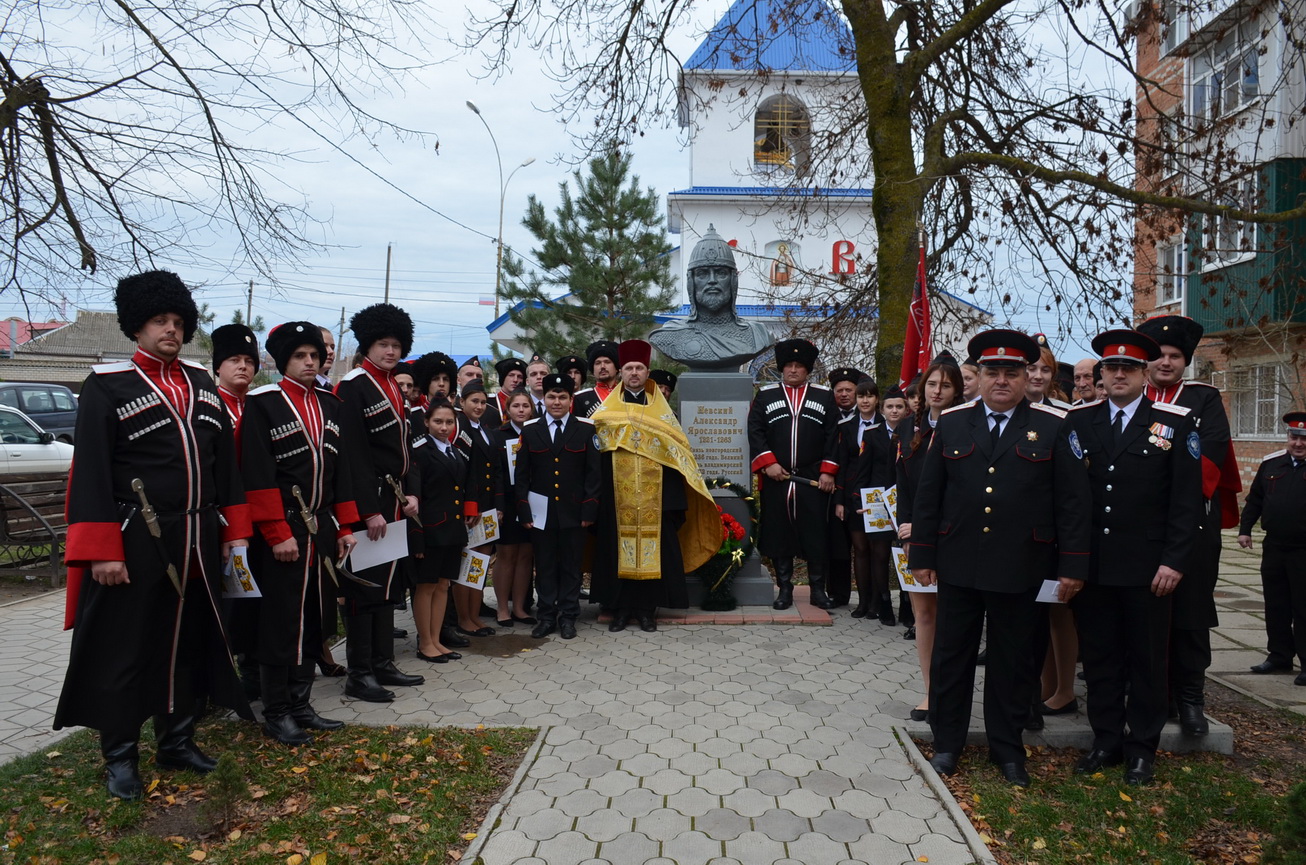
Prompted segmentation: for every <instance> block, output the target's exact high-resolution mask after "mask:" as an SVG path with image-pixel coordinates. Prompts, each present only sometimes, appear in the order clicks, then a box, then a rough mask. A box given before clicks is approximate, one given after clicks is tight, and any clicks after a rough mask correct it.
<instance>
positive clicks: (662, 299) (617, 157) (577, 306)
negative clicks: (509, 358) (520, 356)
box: [502, 150, 676, 361]
mask: <svg viewBox="0 0 1306 865" xmlns="http://www.w3.org/2000/svg"><path fill="white" fill-rule="evenodd" d="M630 166H631V158H630V156H629V155H628V154H624V153H621V152H620V151H618V150H611V151H609V152H608V153H606V154H604V155H602V156H599V157H596V158H595V159H592V160H591V161H590V163H589V166H588V173H587V174H585V175H583V176H582V173H581V172H580V171H579V170H578V171H575V172H573V175H572V177H573V180H572V181H571V182H567V181H564V182H563V183H562V184H560V185H559V189H560V192H561V194H562V203H561V204H560V205H559V206H558V207H557V208H555V209H554V212H553V217H552V218H550V217H549V216H548V215H547V214H546V213H545V210H544V205H543V204H541V203H540V202H539V200H538V199H536V197H535V196H534V195H532V196H531V197H530V201H529V203H528V205H527V210H526V216H525V218H524V219H522V224H523V225H524V226H526V228H527V229H529V230H530V232H531V234H532V235H534V237H535V239H536V247H535V249H534V250H533V251H532V257H533V258H534V260H535V261H537V262H538V263H539V265H540V267H541V268H542V270H540V271H529V272H528V270H527V268H526V265H525V263H524V262H523V261H522V260H521V259H520V258H518V257H517V256H514V255H512V254H511V252H507V251H505V255H504V260H503V277H504V279H503V289H502V296H503V298H504V300H505V301H507V303H508V305H509V309H510V312H509V315H510V316H511V318H512V321H513V322H514V323H516V324H517V326H518V327H519V328H521V330H522V332H523V334H525V338H524V341H525V342H526V343H527V344H528V345H529V346H530V348H531V349H532V350H533V351H535V352H536V353H538V354H540V355H542V356H543V357H545V358H547V359H549V360H550V361H552V360H555V359H557V358H559V357H562V356H563V355H567V354H573V353H575V354H580V355H584V353H585V347H586V346H587V345H589V344H590V343H591V342H593V341H594V340H597V339H613V340H623V339H632V338H637V337H643V336H644V335H645V334H646V333H648V331H649V330H651V329H652V328H653V327H654V321H653V316H654V314H656V313H660V312H666V311H668V310H670V309H671V308H672V307H673V306H674V305H675V294H676V292H675V287H674V277H673V276H672V273H671V264H670V260H669V259H668V257H667V254H668V253H669V252H670V251H671V245H670V244H669V243H667V240H666V233H665V231H664V230H663V227H662V224H663V220H662V214H661V210H660V201H659V197H658V194H657V193H656V192H655V191H654V190H653V188H652V187H648V188H646V189H641V188H640V186H639V177H638V176H635V175H632V174H631V173H630ZM573 182H574V184H575V192H574V193H573V191H572V188H571V183H573ZM567 295H570V296H567ZM523 302H524V304H523V307H522V308H521V309H520V310H517V309H513V307H515V306H516V305H517V304H518V303H523Z"/></svg>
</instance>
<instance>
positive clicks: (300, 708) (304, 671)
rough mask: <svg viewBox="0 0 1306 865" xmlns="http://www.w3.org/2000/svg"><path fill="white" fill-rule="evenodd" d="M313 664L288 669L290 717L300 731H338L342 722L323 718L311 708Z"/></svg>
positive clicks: (342, 724)
mask: <svg viewBox="0 0 1306 865" xmlns="http://www.w3.org/2000/svg"><path fill="white" fill-rule="evenodd" d="M312 695H313V662H312V661H308V662H306V663H303V664H300V665H299V666H297V667H291V668H290V717H292V718H294V719H295V723H296V724H298V725H299V728H300V729H301V730H339V729H340V728H341V727H343V726H345V722H344V721H334V720H332V719H330V718H323V717H322V716H321V715H319V714H318V713H317V710H315V709H314V708H313V704H312V702H310V699H311V698H312Z"/></svg>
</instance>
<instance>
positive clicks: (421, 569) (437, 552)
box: [414, 546, 463, 585]
mask: <svg viewBox="0 0 1306 865" xmlns="http://www.w3.org/2000/svg"><path fill="white" fill-rule="evenodd" d="M424 552H425V553H426V555H425V556H423V557H422V558H420V559H415V560H414V561H416V562H417V572H416V575H415V576H416V579H417V584H418V585H427V584H430V583H435V582H438V581H440V580H456V579H458V570H459V568H461V567H462V565H463V548H462V547H459V546H443V547H427V548H426V549H425V550H424Z"/></svg>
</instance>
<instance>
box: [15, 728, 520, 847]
mask: <svg viewBox="0 0 1306 865" xmlns="http://www.w3.org/2000/svg"><path fill="white" fill-rule="evenodd" d="M146 730H147V732H146V733H145V734H144V735H143V741H142V743H141V777H142V779H143V780H144V782H145V787H146V790H147V793H146V796H145V799H144V800H143V801H141V802H138V803H126V802H121V801H117V800H114V799H112V798H110V797H109V795H108V794H107V793H106V792H105V790H104V784H103V770H102V763H101V760H100V754H99V740H98V737H96V736H95V735H94V734H92V733H90V732H87V731H83V732H79V733H77V734H75V735H73V736H71V737H69V738H68V739H66V740H64V741H62V742H60V743H59V744H58V745H57V746H56V747H54V748H51V749H49V750H47V751H45V752H44V753H38V754H33V755H31V756H28V757H25V758H22V759H20V760H17V761H15V762H13V763H10V764H8V765H6V766H3V767H0V802H3V803H4V805H3V812H0V813H3V818H4V821H5V823H4V844H3V848H2V849H0V863H4V865H9V863H31V865H45V863H51V865H53V863H59V865H70V863H88V865H89V863H103V865H137V863H139V865H163V863H178V865H181V863H193V862H212V863H236V862H240V863H252V862H258V863H264V862H266V863H283V862H284V863H287V865H301V863H302V865H324V863H330V862H340V861H344V860H348V859H356V860H359V861H364V862H368V863H377V865H382V863H394V865H400V863H402V865H417V863H423V862H434V863H448V862H456V861H457V860H458V859H459V858H461V852H462V850H464V849H465V848H466V846H467V844H468V842H469V841H471V839H472V838H474V837H475V835H474V833H475V832H476V831H477V830H478V828H479V825H480V821H481V820H482V819H483V818H484V816H485V813H486V811H487V810H488V809H489V807H490V806H491V805H492V804H493V803H494V802H495V801H497V800H498V798H499V796H500V795H501V794H502V792H503V789H504V787H505V786H506V785H507V783H508V782H509V780H511V778H512V775H513V773H514V772H515V771H516V769H517V766H518V764H519V763H520V761H521V758H522V755H523V754H524V752H525V751H526V749H527V748H528V747H529V746H530V744H531V742H532V741H533V740H534V738H535V735H536V731H534V730H529V729H492V730H491V729H476V730H461V729H450V728H439V729H436V728H417V727H386V728H372V727H361V726H349V727H346V728H344V729H343V730H338V731H336V732H333V733H317V734H316V735H317V741H316V742H314V743H313V744H312V745H309V746H307V747H303V748H298V749H295V750H291V749H289V748H285V747H283V746H280V745H277V744H275V743H274V742H272V741H271V740H269V739H266V738H265V737H264V736H263V735H262V734H261V733H260V732H259V730H258V728H256V727H254V726H252V725H250V724H248V723H242V722H237V721H227V720H222V721H210V722H207V723H205V724H203V725H202V726H201V729H200V731H199V733H198V735H197V736H196V740H197V741H198V742H199V743H200V744H201V747H203V748H205V750H206V752H207V753H209V754H210V755H211V756H214V757H217V756H218V755H219V754H220V753H221V752H222V751H223V750H224V749H225V750H226V751H227V752H229V753H231V754H232V755H233V756H234V757H235V759H236V763H237V765H238V767H239V769H240V773H241V774H242V775H243V776H244V779H245V781H246V782H247V783H248V792H247V794H246V795H245V796H244V797H242V798H241V799H240V800H239V801H238V802H237V803H236V805H235V806H234V807H233V808H232V809H231V810H230V812H229V814H228V815H225V816H229V818H230V819H226V820H224V815H223V814H222V813H220V812H218V811H217V809H216V808H215V807H213V803H212V801H211V800H212V798H213V796H214V794H215V788H214V781H213V776H212V775H209V776H205V777H201V776H199V775H195V774H193V773H190V772H161V771H160V770H158V769H157V768H156V767H155V766H154V763H153V757H154V754H153V747H152V737H151V736H150V734H149V733H148V730H149V725H148V724H147V725H146Z"/></svg>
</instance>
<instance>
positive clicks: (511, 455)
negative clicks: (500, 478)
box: [503, 438, 521, 487]
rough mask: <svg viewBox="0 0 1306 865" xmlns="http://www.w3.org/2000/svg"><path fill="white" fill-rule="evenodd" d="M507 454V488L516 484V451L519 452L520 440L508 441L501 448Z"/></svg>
mask: <svg viewBox="0 0 1306 865" xmlns="http://www.w3.org/2000/svg"><path fill="white" fill-rule="evenodd" d="M503 449H504V450H505V451H507V453H508V486H510V487H511V486H512V485H513V484H515V483H517V451H519V450H521V439H520V438H518V439H517V440H516V441H510V442H508V443H507V444H505V445H504V446H503Z"/></svg>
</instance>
